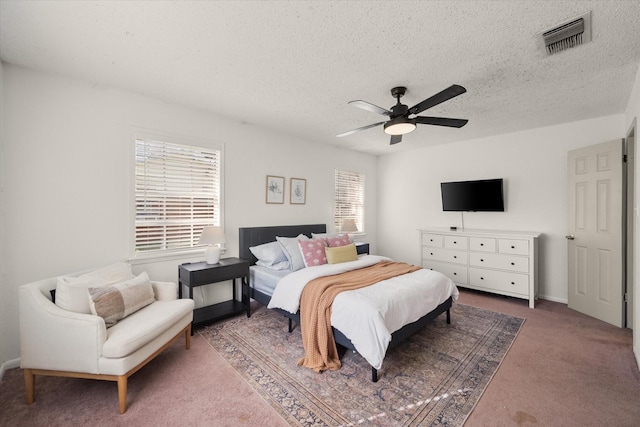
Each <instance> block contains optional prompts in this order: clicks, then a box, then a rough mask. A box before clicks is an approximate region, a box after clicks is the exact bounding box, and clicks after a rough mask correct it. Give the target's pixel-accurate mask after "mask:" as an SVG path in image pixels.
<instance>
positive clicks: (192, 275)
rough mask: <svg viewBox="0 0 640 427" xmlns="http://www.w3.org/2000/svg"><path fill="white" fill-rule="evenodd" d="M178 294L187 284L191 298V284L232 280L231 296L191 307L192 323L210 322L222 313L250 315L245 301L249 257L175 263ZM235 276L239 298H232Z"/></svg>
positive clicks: (226, 314)
mask: <svg viewBox="0 0 640 427" xmlns="http://www.w3.org/2000/svg"><path fill="white" fill-rule="evenodd" d="M178 278H179V283H178V298H182V287H183V286H187V287H189V298H191V299H193V288H196V287H198V286H203V285H209V284H211V283H217V282H223V281H226V280H233V297H232V299H230V300H229V301H224V302H220V303H218V304H213V305H209V306H206V307H200V308H196V309H195V310H193V322H192V325H191V326H192V328H191V333H192V334H193V326H196V325H199V324H203V323H208V322H212V321H214V320H217V319H221V318H223V317H228V316H232V315H234V314H239V313H242V312H243V311H246V312H247V317H250V316H251V312H250V311H249V310H250V308H249V307H250V305H249V261H246V260H244V259H240V258H222V259H221V260H220V262H219V263H218V264H207V263H206V262H196V263H186V264H182V265H180V266H179V267H178ZM237 280H240V285H241V290H242V292H241V295H242V298H241V300H237V299H236V295H237V289H236V286H237Z"/></svg>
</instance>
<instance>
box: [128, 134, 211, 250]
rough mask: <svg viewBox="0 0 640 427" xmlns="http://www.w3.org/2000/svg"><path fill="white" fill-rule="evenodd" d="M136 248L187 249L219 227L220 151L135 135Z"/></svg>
mask: <svg viewBox="0 0 640 427" xmlns="http://www.w3.org/2000/svg"><path fill="white" fill-rule="evenodd" d="M135 159H136V165H135V204H136V210H135V215H136V219H135V251H136V253H141V252H151V251H164V250H176V249H185V248H191V247H193V246H195V245H197V243H198V239H199V238H200V234H201V233H202V228H203V227H205V226H212V225H213V226H220V212H221V206H220V181H221V168H222V165H221V162H222V156H221V152H220V150H215V149H206V148H201V147H191V146H187V145H180V144H173V143H168V142H163V141H158V140H153V139H142V138H137V139H136V146H135Z"/></svg>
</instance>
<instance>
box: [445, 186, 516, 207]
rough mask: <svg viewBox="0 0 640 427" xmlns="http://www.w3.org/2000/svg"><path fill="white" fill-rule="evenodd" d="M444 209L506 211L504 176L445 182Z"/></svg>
mask: <svg viewBox="0 0 640 427" xmlns="http://www.w3.org/2000/svg"><path fill="white" fill-rule="evenodd" d="M440 189H441V191H442V210H443V211H472V212H484V211H491V212H504V199H503V197H502V178H500V179H484V180H480V181H458V182H443V183H441V184H440Z"/></svg>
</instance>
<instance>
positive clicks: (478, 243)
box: [469, 237, 496, 252]
mask: <svg viewBox="0 0 640 427" xmlns="http://www.w3.org/2000/svg"><path fill="white" fill-rule="evenodd" d="M469 249H471V250H472V251H482V252H495V251H496V239H493V238H491V237H469Z"/></svg>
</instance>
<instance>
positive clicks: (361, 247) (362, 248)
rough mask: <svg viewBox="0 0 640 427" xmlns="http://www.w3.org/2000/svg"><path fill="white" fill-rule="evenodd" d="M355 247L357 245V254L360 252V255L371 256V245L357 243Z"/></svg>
mask: <svg viewBox="0 0 640 427" xmlns="http://www.w3.org/2000/svg"><path fill="white" fill-rule="evenodd" d="M355 245H356V252H358V255H364V254H367V255H369V244H368V243H364V242H355Z"/></svg>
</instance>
